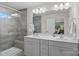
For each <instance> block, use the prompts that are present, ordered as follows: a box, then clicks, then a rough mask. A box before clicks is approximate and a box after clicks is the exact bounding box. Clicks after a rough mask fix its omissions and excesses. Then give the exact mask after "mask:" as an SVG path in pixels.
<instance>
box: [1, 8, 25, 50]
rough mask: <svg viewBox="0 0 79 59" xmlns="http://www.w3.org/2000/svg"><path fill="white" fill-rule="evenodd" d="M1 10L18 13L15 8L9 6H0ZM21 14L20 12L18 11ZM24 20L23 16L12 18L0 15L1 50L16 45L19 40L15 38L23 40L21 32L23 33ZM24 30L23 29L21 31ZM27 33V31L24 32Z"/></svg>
mask: <svg viewBox="0 0 79 59" xmlns="http://www.w3.org/2000/svg"><path fill="white" fill-rule="evenodd" d="M0 12H4V13H8V14H13V13H18V12H16V11H14V10H10V9H8V8H7V7H6V8H4V7H0ZM18 14H19V15H20V13H18ZM21 20H23V18H22V16H21V15H20V16H19V17H11V18H7V17H5V18H1V17H0V51H3V50H5V49H8V48H10V47H12V46H15V45H16V44H15V43H17V42H15V40H17V39H19V40H23V39H22V38H23V36H22V38H21V36H20V34H22V33H23V29H24V27H23V26H24V24H22V23H23V22H22V21H21ZM21 30H22V31H21ZM24 33H25V32H24Z"/></svg>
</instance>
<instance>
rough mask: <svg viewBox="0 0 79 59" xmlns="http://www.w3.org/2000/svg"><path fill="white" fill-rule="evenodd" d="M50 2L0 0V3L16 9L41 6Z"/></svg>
mask: <svg viewBox="0 0 79 59" xmlns="http://www.w3.org/2000/svg"><path fill="white" fill-rule="evenodd" d="M48 3H51V2H0V4H2V5H5V6H8V7H11V8H15V9H17V10H20V9H24V8H29V7H35V6H41V5H45V4H48Z"/></svg>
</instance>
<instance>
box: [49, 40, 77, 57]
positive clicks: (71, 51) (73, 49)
mask: <svg viewBox="0 0 79 59" xmlns="http://www.w3.org/2000/svg"><path fill="white" fill-rule="evenodd" d="M77 52H78V45H77V44H74V43H67V42H59V41H49V56H77V55H78V53H77Z"/></svg>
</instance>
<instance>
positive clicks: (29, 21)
mask: <svg viewBox="0 0 79 59" xmlns="http://www.w3.org/2000/svg"><path fill="white" fill-rule="evenodd" d="M29 24H33V13H32V8H27V35H30V34H32V33H30V32H29V29H30V28H29Z"/></svg>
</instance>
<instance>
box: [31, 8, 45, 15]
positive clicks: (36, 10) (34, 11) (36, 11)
mask: <svg viewBox="0 0 79 59" xmlns="http://www.w3.org/2000/svg"><path fill="white" fill-rule="evenodd" d="M45 11H46V9H45V8H37V9H33V10H32V12H33V13H35V14H41V13H44V12H45Z"/></svg>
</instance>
